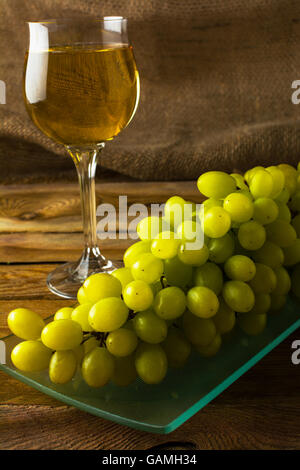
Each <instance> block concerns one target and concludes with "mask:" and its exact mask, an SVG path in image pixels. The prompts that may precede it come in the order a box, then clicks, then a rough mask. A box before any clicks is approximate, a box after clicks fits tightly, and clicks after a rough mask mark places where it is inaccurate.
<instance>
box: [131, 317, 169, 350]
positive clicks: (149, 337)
mask: <svg viewBox="0 0 300 470" xmlns="http://www.w3.org/2000/svg"><path fill="white" fill-rule="evenodd" d="M133 326H134V331H135V332H136V334H137V336H138V337H139V338H140V339H141V340H142V341H145V343H151V344H158V343H161V342H162V341H164V339H165V338H166V336H167V333H168V326H167V323H166V322H165V320H163V319H162V318H160V317H158V316H157V315H156V314H155V313H154V311H153V310H152V309H148V310H145V311H144V312H139V313H137V314H136V315H135V317H134V319H133Z"/></svg>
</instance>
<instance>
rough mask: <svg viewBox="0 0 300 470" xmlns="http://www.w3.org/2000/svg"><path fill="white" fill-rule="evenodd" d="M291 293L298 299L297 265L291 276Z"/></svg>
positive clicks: (299, 297) (299, 273) (299, 280)
mask: <svg viewBox="0 0 300 470" xmlns="http://www.w3.org/2000/svg"><path fill="white" fill-rule="evenodd" d="M291 283H292V292H293V294H294V295H295V296H296V297H298V299H300V264H297V265H296V266H295V267H294V269H293V271H292V274H291Z"/></svg>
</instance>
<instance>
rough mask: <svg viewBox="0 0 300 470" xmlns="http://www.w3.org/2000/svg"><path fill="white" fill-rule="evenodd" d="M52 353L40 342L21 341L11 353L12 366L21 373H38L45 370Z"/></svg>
mask: <svg viewBox="0 0 300 470" xmlns="http://www.w3.org/2000/svg"><path fill="white" fill-rule="evenodd" d="M51 355H52V351H51V349H48V348H47V347H46V346H45V345H44V344H43V343H42V342H41V341H34V340H28V341H22V342H21V343H19V344H17V346H15V347H14V349H13V350H12V352H11V360H12V363H13V365H14V366H15V367H16V368H17V369H19V370H22V371H23V372H39V371H41V370H44V369H47V368H48V366H49V362H50V359H51Z"/></svg>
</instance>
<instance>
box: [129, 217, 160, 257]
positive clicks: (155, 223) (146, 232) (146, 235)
mask: <svg viewBox="0 0 300 470" xmlns="http://www.w3.org/2000/svg"><path fill="white" fill-rule="evenodd" d="M164 230H168V226H167V223H166V222H165V221H164V220H163V219H162V217H157V216H153V217H145V218H144V219H142V220H141V221H140V222H139V223H138V225H137V228H136V231H137V234H138V236H139V237H140V239H141V240H153V238H155V237H156V236H157V235H158V234H159V233H160V232H163V231H164ZM125 266H126V265H125Z"/></svg>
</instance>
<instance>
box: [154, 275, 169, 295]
mask: <svg viewBox="0 0 300 470" xmlns="http://www.w3.org/2000/svg"><path fill="white" fill-rule="evenodd" d="M161 281H162V282H163V283H164V281H165V277H164V276H163V278H162V280H159V281H156V282H154V283H153V284H150V287H151V289H152V292H153V297H155V296H156V294H157V293H158V292H159V291H161V290H162V288H163V286H162V282H161Z"/></svg>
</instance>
